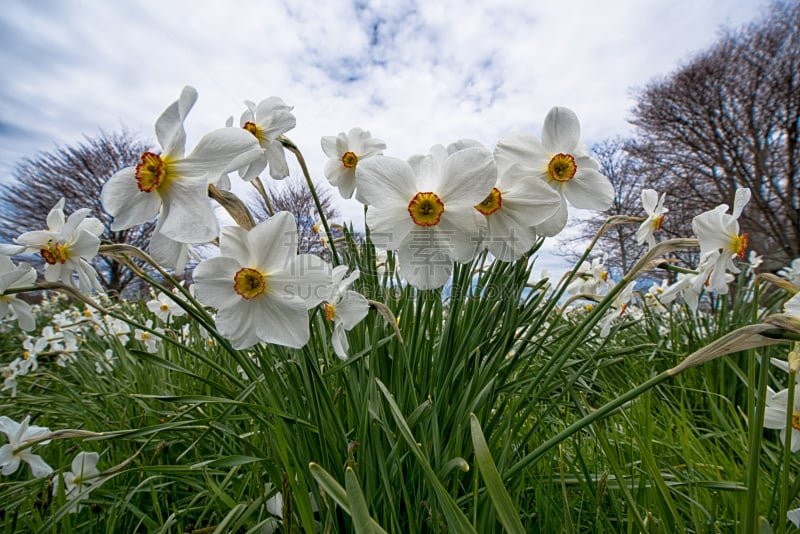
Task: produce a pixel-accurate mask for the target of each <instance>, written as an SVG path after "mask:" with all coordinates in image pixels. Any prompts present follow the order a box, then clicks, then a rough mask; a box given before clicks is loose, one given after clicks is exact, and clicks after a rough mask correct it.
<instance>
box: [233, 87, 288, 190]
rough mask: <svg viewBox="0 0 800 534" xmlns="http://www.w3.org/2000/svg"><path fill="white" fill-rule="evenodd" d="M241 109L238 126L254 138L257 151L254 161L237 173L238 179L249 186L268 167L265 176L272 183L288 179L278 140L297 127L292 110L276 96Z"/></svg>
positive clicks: (283, 155) (248, 104)
mask: <svg viewBox="0 0 800 534" xmlns="http://www.w3.org/2000/svg"><path fill="white" fill-rule="evenodd" d="M245 105H246V106H247V111H245V112H244V113H242V117H241V119H240V121H239V126H241V127H242V128H244V129H245V130H247V131H248V132H250V133H251V134H253V136H255V138H256V139H257V140H258V145H259V146H260V147H261V150H260V155H259V157H258V158H256V159H255V160H254V161H253V162H251V163H250V164H249V165H247V166H246V167H243V168H242V169H240V170H239V176H241V178H242V180H244V181H246V182H249V181H251V180H253V179H254V178H256V177H257V176H258V175H259V174H260V173H261V171H263V170H264V169H266V168H267V165H269V175H270V176H271V177H272V178H273V179H275V180H283V179H284V178H286V177H287V176H289V165H288V164H287V163H286V154H285V153H284V151H283V145H281V142H280V141H279V140H278V137H280V136H281V135H283V134H285V133H286V132H288V131H289V130H291V129H292V128H294V127H295V124H297V119H295V117H294V115H292V107H291V106H287V105H286V104H285V103H284V102H283V100H281V99H280V98H278V97H277V96H271V97H269V98H267V99H266V100H262V101H261V102H259V103H258V105H256V104H255V103H254V102H250V101H249V100H247V101H245Z"/></svg>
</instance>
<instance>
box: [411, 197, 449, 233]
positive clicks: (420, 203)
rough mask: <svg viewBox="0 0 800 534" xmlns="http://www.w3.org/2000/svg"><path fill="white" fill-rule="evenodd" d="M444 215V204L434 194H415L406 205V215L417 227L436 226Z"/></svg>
mask: <svg viewBox="0 0 800 534" xmlns="http://www.w3.org/2000/svg"><path fill="white" fill-rule="evenodd" d="M442 213H444V203H443V202H442V200H441V199H440V198H439V196H438V195H437V194H436V193H431V192H430V191H428V192H425V193H417V194H416V195H414V198H412V199H411V202H409V203H408V214H409V215H411V220H412V221H414V224H417V225H419V226H436V225H437V224H439V219H441V218H442Z"/></svg>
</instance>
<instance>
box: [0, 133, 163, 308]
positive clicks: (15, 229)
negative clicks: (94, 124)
mask: <svg viewBox="0 0 800 534" xmlns="http://www.w3.org/2000/svg"><path fill="white" fill-rule="evenodd" d="M148 149H149V147H148V145H147V144H146V143H144V142H143V141H140V140H137V139H135V138H134V137H133V136H131V135H130V134H129V133H128V132H120V133H108V132H103V131H101V132H100V133H99V134H98V135H97V136H95V137H86V138H85V141H84V142H83V143H80V144H78V145H76V146H67V147H62V148H58V149H56V150H54V151H52V152H41V153H39V154H38V155H37V156H35V157H33V158H30V159H24V160H22V161H21V162H20V163H18V164H17V166H16V167H15V169H14V171H13V172H12V178H13V181H12V182H11V183H10V184H8V185H4V186H3V189H4V192H3V194H2V195H0V238H2V240H3V241H4V242H7V243H8V242H11V240H12V239H13V238H15V237H17V236H19V235H20V234H22V233H23V232H27V231H31V230H41V229H43V228H47V223H46V218H47V214H48V212H49V211H50V209H51V208H52V207H53V206H54V205H55V204H56V202H58V201H59V199H61V198H62V197H63V198H64V199H65V200H66V202H65V213H66V214H67V215H69V214H70V213H72V212H73V211H75V210H78V209H81V208H89V209H91V211H92V213H91V215H92V216H94V217H97V218H98V219H99V220H100V221H101V222H102V223H103V225H104V226H105V232H104V233H103V235H102V236H101V239H103V240H105V241H110V242H112V243H129V244H131V245H135V246H137V247H140V248H143V249H144V248H146V247H147V244H148V243H149V241H150V236H151V234H152V232H153V228H154V225H153V223H146V224H143V225H139V226H136V227H134V228H130V229H128V230H122V231H117V232H112V231H111V221H112V217H111V216H110V215H108V214H107V213H106V212H105V210H104V209H103V205H102V203H101V201H100V191H101V190H102V188H103V185H104V184H105V183H106V181H108V179H109V178H110V177H111V175H113V174H114V173H115V172H117V171H119V170H121V169H123V168H125V167H130V166H131V165H135V164H136V163H137V162H138V160H139V157H140V156H141V154H142V153H143V152H145V151H147V150H148ZM94 265H95V268H96V269H97V271H98V274H99V275H100V280H101V282H102V284H103V286H104V287H105V288H106V290H108V291H109V292H114V293H117V294H119V293H121V292H122V291H123V290H124V289H125V288H126V287H127V286H128V285H129V284H130V283H131V282H132V280H133V279H134V276H133V273H131V272H130V270H128V269H126V268H125V267H123V266H122V265H120V264H119V263H118V262H116V261H114V260H113V259H110V258H106V257H103V256H97V257H96V258H95V260H94Z"/></svg>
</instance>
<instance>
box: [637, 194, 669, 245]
mask: <svg viewBox="0 0 800 534" xmlns="http://www.w3.org/2000/svg"><path fill="white" fill-rule="evenodd" d="M665 196H666V193H662V194H661V197H659V196H658V192H657V191H656V190H655V189H644V190H642V207H644V211H645V213H647V219H646V220H645V221H644V222H643V223H642V224H641V225H640V226H639V229H638V230H636V242H637V243H638V244H640V245H643V244H645V243H647V246H648V247H650V248H653V247H654V246H656V238H655V236H654V235H653V234H654V233H655V231H656V230H661V225H662V224H663V223H664V214H665V213H667V212H668V211H669V210H668V209H667V208H665V207H664V197H665Z"/></svg>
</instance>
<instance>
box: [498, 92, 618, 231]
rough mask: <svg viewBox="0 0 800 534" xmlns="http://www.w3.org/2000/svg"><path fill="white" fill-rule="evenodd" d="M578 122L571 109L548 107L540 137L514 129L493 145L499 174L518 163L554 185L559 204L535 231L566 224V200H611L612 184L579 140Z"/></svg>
mask: <svg viewBox="0 0 800 534" xmlns="http://www.w3.org/2000/svg"><path fill="white" fill-rule="evenodd" d="M580 136H581V126H580V122H579V121H578V116H577V115H575V112H574V111H572V110H570V109H568V108H564V107H554V108H552V109H551V110H550V111H549V113H548V114H547V117H545V120H544V128H543V129H542V140H541V141H540V140H539V139H538V138H537V137H536V136H535V135H533V134H529V133H521V132H515V133H511V134H508V135H506V136H505V137H503V138H502V139H501V140H500V142H499V143H498V144H497V148H496V149H495V154H494V155H495V160H496V161H497V167H498V169H499V172H500V174H501V175H502V174H503V173H504V172H505V171H506V170H507V169H508V168H509V167H510V166H511V165H514V164H515V163H519V164H520V165H522V166H523V167H524V168H526V169H531V170H533V171H536V175H537V177H538V179H540V180H542V181H544V182H545V183H546V184H548V185H549V186H550V187H552V188H553V189H555V190H556V191H557V192H558V193H559V194H560V195H561V199H560V201H561V202H560V204H559V207H558V210H557V211H556V212H555V214H554V215H553V216H552V217H550V218H549V219H548V220H547V221H545V222H543V223H541V224H539V225H537V226H536V233H538V234H539V235H544V236H554V235H556V234H558V233H559V232H560V231H561V230H563V229H564V227H565V226H566V225H567V217H568V210H567V203H566V201H567V200H569V202H570V203H571V204H572V205H573V206H575V207H576V208H583V209H592V210H601V211H604V210H607V209H608V208H610V207H611V205H612V204H613V203H614V186H612V185H611V181H609V179H608V178H607V177H605V176H603V175H602V174H601V173H600V172H599V171H598V169H599V165H598V164H597V162H596V161H594V160H593V159H592V158H590V157H589V153H588V151H587V150H586V147H585V146H583V144H582V143H581V142H580Z"/></svg>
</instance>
